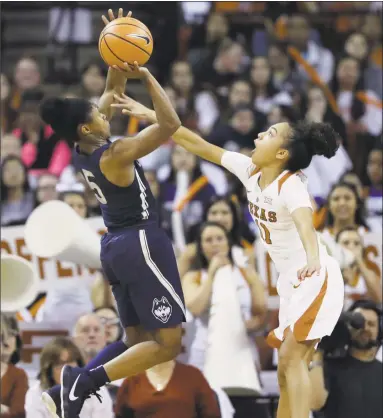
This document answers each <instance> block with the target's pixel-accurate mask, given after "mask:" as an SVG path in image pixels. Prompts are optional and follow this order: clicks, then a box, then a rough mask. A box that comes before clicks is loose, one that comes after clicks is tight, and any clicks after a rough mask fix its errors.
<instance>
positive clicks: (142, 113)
mask: <svg viewBox="0 0 383 418" xmlns="http://www.w3.org/2000/svg"><path fill="white" fill-rule="evenodd" d="M114 99H115V101H116V102H117V103H113V104H112V107H114V108H119V109H122V113H124V114H125V115H129V116H134V117H136V118H138V119H141V120H147V121H149V122H155V121H156V116H155V112H154V111H153V110H151V109H148V108H147V107H146V106H144V105H143V104H141V103H138V102H136V101H135V100H133V99H131V98H130V97H128V96H126V95H125V94H122V95H121V96H117V95H116V94H115V95H114Z"/></svg>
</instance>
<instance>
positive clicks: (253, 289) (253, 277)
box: [182, 222, 266, 370]
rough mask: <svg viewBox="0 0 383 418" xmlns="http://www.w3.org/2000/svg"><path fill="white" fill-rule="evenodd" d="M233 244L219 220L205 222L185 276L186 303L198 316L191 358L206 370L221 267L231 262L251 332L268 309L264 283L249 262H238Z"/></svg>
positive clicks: (194, 315)
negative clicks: (243, 263)
mask: <svg viewBox="0 0 383 418" xmlns="http://www.w3.org/2000/svg"><path fill="white" fill-rule="evenodd" d="M232 250H233V244H232V243H231V239H230V235H229V233H228V231H227V230H226V229H225V228H224V227H223V226H222V225H220V224H218V223H216V222H206V223H204V224H203V225H202V227H201V229H200V233H199V235H198V237H197V253H196V259H195V264H194V266H192V268H191V269H190V271H189V272H188V273H186V275H185V276H184V277H183V280H182V283H183V290H184V295H185V304H186V307H187V309H188V311H189V312H190V313H191V314H192V315H193V317H194V323H195V327H196V333H195V336H194V339H193V342H192V343H191V347H190V353H189V360H188V362H189V363H190V364H192V365H193V366H196V367H198V368H199V369H200V370H203V368H204V363H205V355H206V344H207V338H208V324H209V315H210V308H211V305H210V304H211V297H212V292H213V283H214V278H215V276H216V273H217V271H218V270H219V269H220V268H221V267H224V266H227V265H231V266H232V269H231V277H232V280H233V281H234V283H235V286H236V288H237V295H236V297H237V298H238V301H239V304H240V306H241V312H242V316H243V320H244V322H245V326H246V330H247V331H248V332H251V331H256V330H257V329H259V328H260V326H261V325H262V323H263V320H264V313H265V311H266V299H265V298H266V297H265V289H264V286H263V284H262V282H261V280H260V278H259V277H258V275H257V273H256V272H255V270H254V267H253V266H251V265H250V264H248V265H247V266H246V267H245V268H241V267H240V266H237V265H236V263H235V262H234V261H233V258H232ZM248 338H249V346H251V347H252V348H253V355H254V364H255V363H256V362H257V357H258V355H257V351H256V347H255V343H254V342H253V341H252V340H251V338H250V336H248Z"/></svg>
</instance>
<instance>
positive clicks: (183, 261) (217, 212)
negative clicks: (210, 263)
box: [178, 196, 255, 278]
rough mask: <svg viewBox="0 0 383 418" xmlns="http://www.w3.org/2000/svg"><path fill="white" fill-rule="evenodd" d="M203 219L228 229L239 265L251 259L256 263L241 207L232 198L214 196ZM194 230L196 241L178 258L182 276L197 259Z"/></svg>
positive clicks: (206, 208)
mask: <svg viewBox="0 0 383 418" xmlns="http://www.w3.org/2000/svg"><path fill="white" fill-rule="evenodd" d="M202 220H203V221H204V222H216V223H218V224H220V225H221V226H223V227H224V228H225V229H226V231H227V233H228V234H229V236H230V242H231V244H232V258H233V260H234V261H235V263H236V264H237V265H238V266H240V267H245V266H246V265H247V263H248V261H249V259H250V263H251V265H253V266H254V265H255V260H254V250H253V246H252V243H251V242H249V241H248V240H247V239H245V237H244V234H243V232H244V231H245V230H246V228H245V227H244V225H243V224H241V216H240V215H239V208H238V207H237V205H236V204H235V203H234V201H233V200H232V199H230V198H228V197H223V196H222V197H219V196H216V197H213V198H212V199H211V200H210V202H208V204H207V205H206V206H205V210H204V214H203V218H202ZM198 229H199V226H198ZM193 232H194V236H193V238H195V239H194V242H192V243H190V244H189V245H188V246H187V247H186V249H185V251H184V252H183V253H182V254H181V256H180V257H179V259H178V269H179V272H180V276H181V278H182V277H183V276H184V275H185V274H186V273H187V272H188V271H189V270H190V268H191V267H192V265H193V264H194V263H195V261H196V256H197V247H198V245H197V242H196V238H197V231H193ZM253 240H254V239H253Z"/></svg>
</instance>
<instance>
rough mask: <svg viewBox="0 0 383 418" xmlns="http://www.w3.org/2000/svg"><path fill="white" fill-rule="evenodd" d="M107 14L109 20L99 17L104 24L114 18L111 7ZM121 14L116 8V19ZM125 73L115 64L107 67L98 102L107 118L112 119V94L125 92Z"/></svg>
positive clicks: (121, 11) (100, 109) (129, 14)
mask: <svg viewBox="0 0 383 418" xmlns="http://www.w3.org/2000/svg"><path fill="white" fill-rule="evenodd" d="M131 15H132V12H129V13H128V14H127V16H126V17H130V16H131ZM108 16H109V20H108V18H107V17H105V16H104V15H103V16H102V17H101V18H102V21H103V22H104V23H105V25H107V24H108V23H110V22H111V21H112V20H114V19H116V18H115V17H114V14H113V10H112V9H109V10H108ZM123 16H124V11H123V9H118V15H117V19H119V18H121V17H123ZM127 75H128V73H124V72H121V71H119V69H118V67H117V66H114V67H109V70H108V75H107V77H106V84H105V90H104V93H103V94H102V96H101V97H100V100H99V103H98V107H99V111H100V112H101V113H103V114H104V115H105V116H106V117H107V118H108V120H110V119H112V117H113V115H114V109H113V108H112V107H110V105H111V104H112V103H113V102H114V95H115V94H118V95H121V94H122V93H124V92H125V87H126V80H127Z"/></svg>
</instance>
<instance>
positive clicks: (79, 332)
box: [73, 313, 106, 363]
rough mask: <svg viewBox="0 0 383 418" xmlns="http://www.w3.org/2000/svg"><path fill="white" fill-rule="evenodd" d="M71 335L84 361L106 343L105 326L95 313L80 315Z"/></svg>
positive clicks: (90, 357)
mask: <svg viewBox="0 0 383 418" xmlns="http://www.w3.org/2000/svg"><path fill="white" fill-rule="evenodd" d="M73 337H74V340H75V342H76V344H77V345H78V347H79V348H80V350H81V351H82V353H83V356H84V359H85V363H89V361H90V360H92V359H93V358H94V357H95V356H96V355H97V354H98V353H99V352H100V351H101V350H102V349H103V348H104V347H105V345H106V333H105V327H104V325H103V323H102V321H101V319H100V317H99V316H98V315H96V314H95V313H89V314H85V315H82V316H80V318H79V319H78V320H77V322H76V325H75V327H74V332H73Z"/></svg>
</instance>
